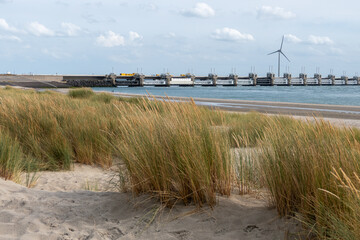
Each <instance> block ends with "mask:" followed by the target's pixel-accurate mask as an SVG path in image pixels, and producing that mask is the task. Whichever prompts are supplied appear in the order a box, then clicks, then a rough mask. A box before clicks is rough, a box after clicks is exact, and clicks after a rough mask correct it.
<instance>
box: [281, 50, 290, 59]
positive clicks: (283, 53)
mask: <svg viewBox="0 0 360 240" xmlns="http://www.w3.org/2000/svg"><path fill="white" fill-rule="evenodd" d="M280 53H281V54H282V55H283V56H284V57H285V58H286V59H287V60H288V61H289V62H290V60H289V59H288V57H287V56H285V54H284V53H283V52H282V51H280Z"/></svg>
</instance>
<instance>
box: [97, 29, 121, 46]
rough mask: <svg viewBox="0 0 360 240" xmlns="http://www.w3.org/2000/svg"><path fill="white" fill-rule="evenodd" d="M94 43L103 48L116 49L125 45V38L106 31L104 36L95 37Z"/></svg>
mask: <svg viewBox="0 0 360 240" xmlns="http://www.w3.org/2000/svg"><path fill="white" fill-rule="evenodd" d="M96 42H97V43H98V44H99V45H101V46H103V47H117V46H124V45H125V38H124V37H123V36H121V35H120V34H116V33H114V32H112V31H108V32H107V33H106V34H105V35H100V36H99V37H97V38H96Z"/></svg>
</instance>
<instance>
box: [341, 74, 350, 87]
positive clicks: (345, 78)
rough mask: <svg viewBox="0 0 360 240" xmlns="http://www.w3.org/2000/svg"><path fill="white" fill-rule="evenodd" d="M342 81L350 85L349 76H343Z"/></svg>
mask: <svg viewBox="0 0 360 240" xmlns="http://www.w3.org/2000/svg"><path fill="white" fill-rule="evenodd" d="M341 79H342V80H344V81H345V85H348V84H349V78H348V77H347V76H341Z"/></svg>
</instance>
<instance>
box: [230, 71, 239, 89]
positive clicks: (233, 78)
mask: <svg viewBox="0 0 360 240" xmlns="http://www.w3.org/2000/svg"><path fill="white" fill-rule="evenodd" d="M238 78H239V77H238V75H236V74H230V75H229V79H232V80H233V86H237V85H238Z"/></svg>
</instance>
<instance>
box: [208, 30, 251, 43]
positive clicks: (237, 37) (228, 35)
mask: <svg viewBox="0 0 360 240" xmlns="http://www.w3.org/2000/svg"><path fill="white" fill-rule="evenodd" d="M211 36H212V38H214V39H216V40H222V41H253V40H254V37H253V36H252V35H251V34H247V33H241V32H239V31H238V30H236V29H233V28H227V27H224V28H222V29H216V30H215V31H214V32H213V34H212V35H211Z"/></svg>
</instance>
